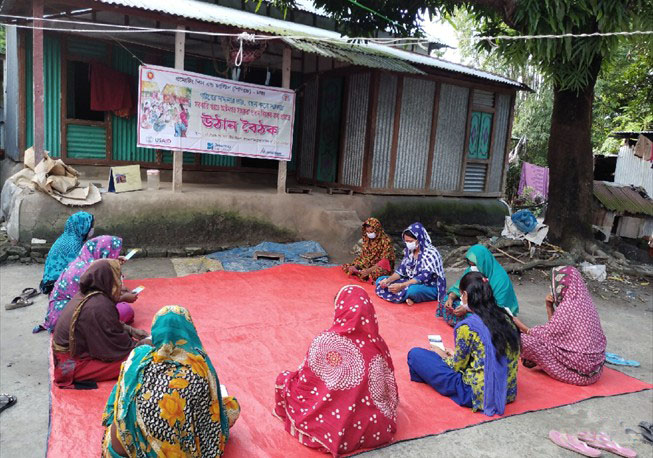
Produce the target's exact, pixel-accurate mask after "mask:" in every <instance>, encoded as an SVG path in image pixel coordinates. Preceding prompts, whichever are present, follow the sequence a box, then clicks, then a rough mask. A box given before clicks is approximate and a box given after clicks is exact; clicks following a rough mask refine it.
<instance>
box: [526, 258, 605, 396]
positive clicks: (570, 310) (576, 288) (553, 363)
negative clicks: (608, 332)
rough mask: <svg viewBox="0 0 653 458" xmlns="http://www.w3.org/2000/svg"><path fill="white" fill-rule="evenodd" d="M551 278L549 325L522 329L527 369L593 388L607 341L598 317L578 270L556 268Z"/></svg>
mask: <svg viewBox="0 0 653 458" xmlns="http://www.w3.org/2000/svg"><path fill="white" fill-rule="evenodd" d="M551 277H552V289H553V295H549V296H547V298H546V313H547V315H548V319H549V321H548V323H547V324H544V325H542V326H535V327H532V328H528V327H526V326H525V325H523V324H521V325H520V326H519V328H520V331H521V332H522V335H521V343H522V358H523V362H524V366H526V367H534V366H538V367H539V368H540V369H542V370H543V371H545V372H546V373H547V374H549V376H551V377H552V378H554V379H556V380H559V381H561V382H564V383H570V384H572V385H591V384H592V383H594V382H596V381H597V380H598V379H599V378H600V377H601V373H602V371H603V363H604V362H605V347H606V338H605V334H603V329H602V328H601V320H600V318H599V314H598V312H597V310H596V307H594V303H593V301H592V296H591V295H590V293H589V291H588V290H587V286H586V285H585V282H584V281H583V278H582V277H581V275H580V273H579V272H578V270H576V268H575V267H572V266H566V267H556V268H554V269H553V271H552V274H551Z"/></svg>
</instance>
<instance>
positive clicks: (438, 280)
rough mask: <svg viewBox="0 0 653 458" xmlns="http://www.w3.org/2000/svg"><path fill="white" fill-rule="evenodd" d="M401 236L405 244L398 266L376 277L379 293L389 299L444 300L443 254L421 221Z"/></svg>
mask: <svg viewBox="0 0 653 458" xmlns="http://www.w3.org/2000/svg"><path fill="white" fill-rule="evenodd" d="M402 237H403V239H404V243H406V248H405V249H404V259H403V260H402V261H401V265H400V266H399V268H398V269H397V270H396V271H395V272H394V273H393V274H392V275H390V276H389V277H380V278H379V279H378V280H377V281H376V294H377V295H378V296H379V297H381V298H383V299H385V300H386V301H390V302H396V303H401V302H405V303H406V304H408V305H413V304H414V303H415V302H425V301H442V300H444V298H445V296H446V294H447V279H446V277H445V276H444V267H443V266H442V256H440V252H439V251H438V249H437V248H435V246H433V244H432V243H431V237H430V236H429V234H428V232H426V229H425V228H424V226H422V224H421V223H413V224H411V225H410V226H409V227H408V229H406V230H405V231H404V232H403V234H402Z"/></svg>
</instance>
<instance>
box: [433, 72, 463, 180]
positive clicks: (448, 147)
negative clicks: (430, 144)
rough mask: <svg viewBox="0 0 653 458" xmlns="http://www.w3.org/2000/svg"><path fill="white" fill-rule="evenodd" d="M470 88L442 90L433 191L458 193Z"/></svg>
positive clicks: (434, 161)
mask: <svg viewBox="0 0 653 458" xmlns="http://www.w3.org/2000/svg"><path fill="white" fill-rule="evenodd" d="M468 100H469V89H468V88H465V87H460V86H453V85H451V84H443V85H442V86H441V87H440V105H439V107H438V123H437V127H436V131H435V147H434V153H433V154H434V156H433V171H432V173H431V189H432V190H437V191H456V190H457V189H458V184H459V183H458V182H459V179H460V168H461V167H462V163H463V157H464V154H465V152H464V148H465V130H466V124H467V103H468Z"/></svg>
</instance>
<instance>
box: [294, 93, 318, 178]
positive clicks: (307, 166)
mask: <svg viewBox="0 0 653 458" xmlns="http://www.w3.org/2000/svg"><path fill="white" fill-rule="evenodd" d="M317 96H318V84H317V80H313V81H311V82H309V83H307V84H306V86H305V87H304V110H303V111H304V117H303V129H302V150H301V155H300V161H299V176H300V177H302V178H309V179H312V178H313V162H314V160H315V131H316V125H317V105H318V104H317Z"/></svg>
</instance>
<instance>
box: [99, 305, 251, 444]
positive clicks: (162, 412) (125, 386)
mask: <svg viewBox="0 0 653 458" xmlns="http://www.w3.org/2000/svg"><path fill="white" fill-rule="evenodd" d="M239 414H240V407H239V405H238V402H237V401H236V399H235V398H232V397H225V398H223V397H222V395H221V393H220V382H219V381H218V375H217V373H216V371H215V369H214V367H213V364H211V360H210V359H209V357H208V356H207V355H206V353H205V352H204V347H203V346H202V342H201V341H200V338H199V336H198V335H197V331H196V330H195V326H194V325H193V321H192V319H191V317H190V314H189V313H188V311H187V310H186V309H185V308H183V307H179V306H176V305H171V306H167V307H164V308H162V309H161V310H159V312H158V313H157V314H156V315H155V316H154V321H153V322H152V346H150V345H142V346H140V347H137V348H135V349H134V350H133V351H132V353H131V354H130V355H129V358H128V359H127V361H125V363H124V365H123V367H122V370H121V371H120V377H119V378H118V383H117V384H116V386H114V388H113V391H112V392H111V395H110V396H109V400H108V401H107V405H106V408H105V411H104V415H103V419H102V424H103V425H104V426H105V427H106V432H105V435H104V440H103V445H102V450H103V456H104V457H121V456H129V457H157V456H174V457H205V456H207V457H208V456H211V457H214V456H218V455H222V453H223V452H224V447H225V444H226V442H227V439H228V438H229V428H230V427H231V426H232V425H233V424H234V423H235V421H236V419H237V418H238V415H239Z"/></svg>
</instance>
